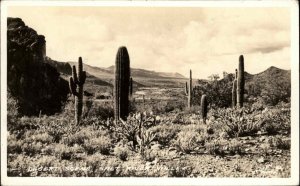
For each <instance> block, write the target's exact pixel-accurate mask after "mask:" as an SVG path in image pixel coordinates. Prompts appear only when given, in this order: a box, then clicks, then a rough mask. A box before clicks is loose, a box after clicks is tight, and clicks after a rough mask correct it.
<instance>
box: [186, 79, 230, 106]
mask: <svg viewBox="0 0 300 186" xmlns="http://www.w3.org/2000/svg"><path fill="white" fill-rule="evenodd" d="M233 79H234V78H233V74H228V75H227V76H226V77H224V78H223V79H220V80H219V77H216V76H213V75H212V76H211V80H209V81H204V80H199V81H198V85H197V86H195V87H194V88H193V95H192V100H193V105H201V96H202V95H203V94H206V96H207V100H208V103H210V106H211V107H212V108H216V107H230V106H231V91H232V81H233Z"/></svg>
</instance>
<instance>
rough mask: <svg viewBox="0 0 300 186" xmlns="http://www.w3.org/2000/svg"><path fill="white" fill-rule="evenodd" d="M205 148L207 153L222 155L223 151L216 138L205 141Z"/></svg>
mask: <svg viewBox="0 0 300 186" xmlns="http://www.w3.org/2000/svg"><path fill="white" fill-rule="evenodd" d="M205 149H206V151H207V153H208V154H211V155H220V156H224V155H225V151H224V149H223V148H222V145H221V143H220V142H219V141H218V140H213V141H210V142H207V143H205Z"/></svg>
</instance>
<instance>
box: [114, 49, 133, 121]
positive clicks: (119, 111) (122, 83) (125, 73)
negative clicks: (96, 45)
mask: <svg viewBox="0 0 300 186" xmlns="http://www.w3.org/2000/svg"><path fill="white" fill-rule="evenodd" d="M129 77H130V61H129V55H128V52H127V49H126V47H120V48H119V50H118V53H117V57H116V65H115V86H114V98H115V100H114V115H115V120H119V119H120V118H121V119H123V120H126V119H127V116H128V112H129V100H128V95H129Z"/></svg>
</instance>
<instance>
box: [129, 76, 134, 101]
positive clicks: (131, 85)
mask: <svg viewBox="0 0 300 186" xmlns="http://www.w3.org/2000/svg"><path fill="white" fill-rule="evenodd" d="M132 91H133V82H132V77H130V81H129V95H130V97H132Z"/></svg>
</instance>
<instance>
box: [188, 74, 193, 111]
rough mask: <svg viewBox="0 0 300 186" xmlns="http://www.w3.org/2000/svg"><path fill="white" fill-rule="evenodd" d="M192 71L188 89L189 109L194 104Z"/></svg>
mask: <svg viewBox="0 0 300 186" xmlns="http://www.w3.org/2000/svg"><path fill="white" fill-rule="evenodd" d="M192 87H193V85H192V70H190V83H189V88H188V107H189V108H191V104H192Z"/></svg>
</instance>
